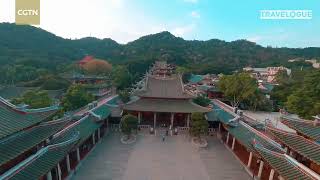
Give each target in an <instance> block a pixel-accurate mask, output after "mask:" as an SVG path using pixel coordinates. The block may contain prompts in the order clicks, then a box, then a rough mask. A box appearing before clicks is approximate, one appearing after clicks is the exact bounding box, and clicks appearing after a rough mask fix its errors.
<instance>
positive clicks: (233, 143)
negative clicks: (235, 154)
mask: <svg viewBox="0 0 320 180" xmlns="http://www.w3.org/2000/svg"><path fill="white" fill-rule="evenodd" d="M235 143H236V138H235V137H233V139H232V146H231V149H232V150H234V145H235Z"/></svg>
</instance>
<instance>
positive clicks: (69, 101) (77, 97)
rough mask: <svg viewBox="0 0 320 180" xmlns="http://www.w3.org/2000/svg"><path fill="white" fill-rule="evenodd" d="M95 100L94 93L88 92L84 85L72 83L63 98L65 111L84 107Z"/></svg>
mask: <svg viewBox="0 0 320 180" xmlns="http://www.w3.org/2000/svg"><path fill="white" fill-rule="evenodd" d="M93 100H94V97H93V95H92V94H90V93H88V92H86V91H85V89H84V88H83V86H82V85H72V86H70V87H69V88H68V90H67V93H66V95H65V96H64V97H63V98H62V106H63V109H64V110H65V111H70V110H75V109H78V108H80V107H83V106H85V105H87V104H88V103H90V102H92V101H93Z"/></svg>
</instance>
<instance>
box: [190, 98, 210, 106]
mask: <svg viewBox="0 0 320 180" xmlns="http://www.w3.org/2000/svg"><path fill="white" fill-rule="evenodd" d="M193 102H194V103H196V104H198V105H200V106H203V107H207V106H208V105H209V104H210V102H211V101H210V99H209V98H207V97H205V96H203V95H200V96H197V97H196V98H194V99H193Z"/></svg>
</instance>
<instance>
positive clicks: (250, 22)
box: [0, 0, 320, 47]
mask: <svg viewBox="0 0 320 180" xmlns="http://www.w3.org/2000/svg"><path fill="white" fill-rule="evenodd" d="M264 9H291V10H295V9H299V10H312V11H313V18H312V20H261V19H260V18H259V17H260V13H259V11H260V10H264ZM14 10H15V1H14V0H0V22H11V23H14V19H15V17H14ZM319 11H320V1H316V0H310V1H307V2H306V1H301V0H282V1H281V2H280V1H278V0H269V1H256V0H243V1H239V2H238V1H233V0H224V1H222V0H163V1H147V0H91V1H88V0H67V1H64V0H55V1H50V0H41V25H40V26H39V27H40V28H42V29H44V30H47V31H49V32H52V33H54V34H56V35H57V36H61V37H63V38H71V39H79V38H83V37H97V38H100V39H103V38H111V39H113V40H115V41H117V42H118V43H127V42H130V41H133V40H136V39H138V38H139V37H142V36H145V35H148V34H154V33H158V32H162V31H169V32H171V33H172V34H174V35H175V36H178V37H182V38H184V39H186V40H194V39H196V40H209V39H221V40H225V41H234V40H238V39H247V40H249V41H253V42H256V43H257V44H260V45H263V46H272V47H320V37H319V33H317V32H320V23H319V17H320V16H319V13H318V12H319Z"/></svg>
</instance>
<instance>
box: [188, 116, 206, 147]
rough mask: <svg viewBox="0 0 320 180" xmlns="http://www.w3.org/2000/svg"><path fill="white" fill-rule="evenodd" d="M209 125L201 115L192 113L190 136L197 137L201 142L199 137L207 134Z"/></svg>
mask: <svg viewBox="0 0 320 180" xmlns="http://www.w3.org/2000/svg"><path fill="white" fill-rule="evenodd" d="M208 128H209V124H208V122H207V121H206V119H205V118H204V115H203V113H198V112H196V113H192V115H191V128H190V133H191V135H193V136H195V137H197V138H198V139H199V140H200V142H201V136H203V135H206V134H207V133H208Z"/></svg>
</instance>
